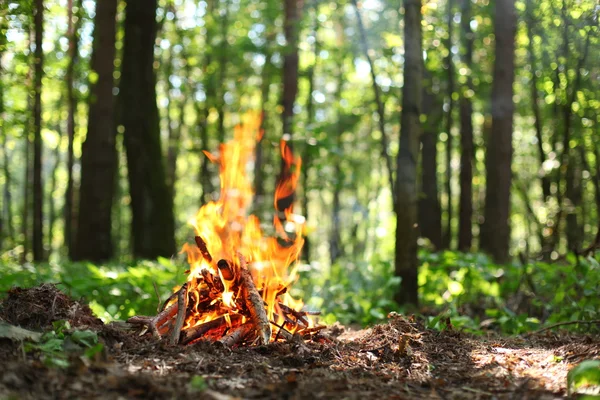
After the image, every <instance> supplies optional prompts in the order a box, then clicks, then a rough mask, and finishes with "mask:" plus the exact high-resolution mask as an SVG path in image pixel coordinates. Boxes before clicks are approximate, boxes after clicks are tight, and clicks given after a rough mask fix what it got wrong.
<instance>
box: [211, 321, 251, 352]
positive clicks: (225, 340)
mask: <svg viewBox="0 0 600 400" xmlns="http://www.w3.org/2000/svg"><path fill="white" fill-rule="evenodd" d="M253 331H254V326H253V325H252V324H251V323H248V322H246V323H245V324H242V325H240V326H238V327H237V328H235V329H233V330H232V331H231V332H229V333H228V334H227V335H225V336H223V337H222V338H221V339H219V342H220V343H222V344H223V345H225V346H227V347H232V346H235V345H236V344H239V343H241V342H242V341H244V340H245V339H246V338H247V337H248V336H249V335H250V333H252V332H253Z"/></svg>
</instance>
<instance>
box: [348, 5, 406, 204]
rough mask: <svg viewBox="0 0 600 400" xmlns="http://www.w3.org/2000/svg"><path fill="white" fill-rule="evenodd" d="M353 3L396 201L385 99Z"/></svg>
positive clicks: (383, 153)
mask: <svg viewBox="0 0 600 400" xmlns="http://www.w3.org/2000/svg"><path fill="white" fill-rule="evenodd" d="M352 4H353V5H354V10H355V13H356V21H357V24H358V31H359V32H360V46H361V49H362V52H363V55H364V56H365V58H366V59H367V63H369V68H370V71H371V85H372V87H373V94H374V95H375V105H376V106H377V115H378V117H379V121H378V123H379V130H380V132H381V155H382V157H383V159H384V161H385V165H386V167H387V170H388V171H387V173H388V180H389V182H390V191H391V192H392V198H393V202H394V203H395V202H396V200H395V196H396V190H395V187H394V186H395V183H394V167H393V166H392V157H391V156H390V155H389V153H388V149H389V147H390V146H389V141H388V136H387V133H386V131H385V108H384V107H383V101H382V100H381V93H380V90H379V85H377V75H376V73H375V64H374V63H373V60H372V59H371V56H370V55H369V44H368V42H367V32H366V31H365V27H364V25H363V22H362V17H361V15H360V10H359V9H358V3H357V0H352Z"/></svg>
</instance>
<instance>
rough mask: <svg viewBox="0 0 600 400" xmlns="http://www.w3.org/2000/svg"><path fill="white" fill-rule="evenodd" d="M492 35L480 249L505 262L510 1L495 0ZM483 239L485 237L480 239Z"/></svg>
mask: <svg viewBox="0 0 600 400" xmlns="http://www.w3.org/2000/svg"><path fill="white" fill-rule="evenodd" d="M495 9H496V17H495V21H494V34H495V37H496V50H495V54H496V60H495V62H494V75H493V76H494V82H493V85H492V132H491V136H490V139H489V144H488V150H487V155H486V196H485V211H484V217H485V222H484V224H483V226H482V232H481V235H482V248H483V250H485V251H487V252H488V253H490V254H491V255H492V257H493V258H494V259H495V260H496V261H497V262H501V263H504V262H507V261H508V259H509V253H508V250H509V245H510V188H511V182H512V171H511V166H512V154H513V148H512V135H513V132H512V130H513V113H514V104H513V82H514V78H515V31H516V19H517V13H516V10H515V1H514V0H497V1H496V7H495ZM484 238H485V240H484Z"/></svg>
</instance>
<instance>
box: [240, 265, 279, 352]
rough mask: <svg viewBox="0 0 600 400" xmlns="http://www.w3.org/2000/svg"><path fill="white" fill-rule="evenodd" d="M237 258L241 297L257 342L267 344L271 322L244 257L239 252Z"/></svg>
mask: <svg viewBox="0 0 600 400" xmlns="http://www.w3.org/2000/svg"><path fill="white" fill-rule="evenodd" d="M238 258H239V259H240V273H241V276H240V278H241V279H240V281H241V282H240V283H241V286H242V297H243V298H244V300H245V302H246V307H248V311H250V318H251V319H252V323H253V324H254V328H255V329H256V333H257V336H258V342H259V344H267V343H269V340H270V339H271V324H270V323H269V318H267V312H266V311H265V306H264V301H263V299H262V297H260V295H259V294H258V290H256V286H255V285H254V281H253V280H252V274H251V273H250V271H249V270H248V268H247V266H246V259H245V258H244V256H242V255H241V254H239V253H238Z"/></svg>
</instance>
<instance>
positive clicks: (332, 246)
mask: <svg viewBox="0 0 600 400" xmlns="http://www.w3.org/2000/svg"><path fill="white" fill-rule="evenodd" d="M343 87H344V68H343V60H340V63H339V65H338V79H337V90H336V95H335V98H336V103H337V104H336V105H337V107H336V110H341V107H340V102H341V100H342V92H343ZM339 114H341V111H338V116H337V117H338V118H337V121H338V122H337V124H336V129H335V131H336V147H337V149H338V153H337V154H335V155H333V171H334V172H333V174H334V178H333V181H334V182H333V200H332V202H331V232H330V235H329V261H330V262H331V264H335V262H336V261H337V260H338V258H340V257H341V256H342V239H341V234H340V231H341V229H340V225H341V224H340V208H341V207H340V196H341V192H342V187H343V185H344V174H343V172H342V154H343V146H344V143H343V142H342V134H343V133H344V132H343V127H342V125H341V123H340V121H341V115H339Z"/></svg>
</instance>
